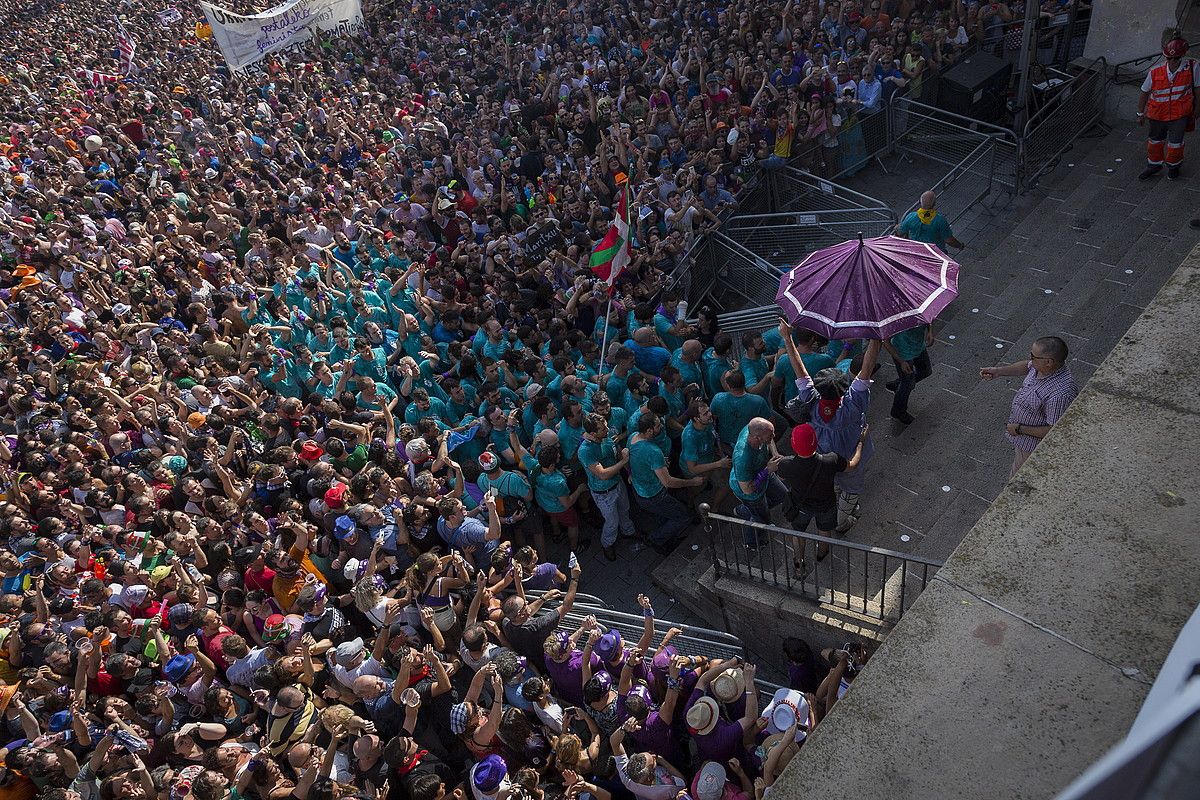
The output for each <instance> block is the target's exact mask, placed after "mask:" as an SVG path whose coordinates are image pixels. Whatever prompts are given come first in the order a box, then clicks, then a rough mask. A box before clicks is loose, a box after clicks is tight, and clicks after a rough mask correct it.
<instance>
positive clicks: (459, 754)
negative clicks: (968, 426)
mask: <svg viewBox="0 0 1200 800" xmlns="http://www.w3.org/2000/svg"><path fill="white" fill-rule="evenodd" d="M997 5H1000V4H991V5H990V6H987V7H984V9H987V10H983V9H981V7H980V6H979V5H978V4H975V3H970V4H959V3H949V2H929V1H927V0H926V1H922V0H904V2H896V1H895V0H869V2H866V3H857V2H842V3H836V2H832V1H830V2H825V3H824V4H818V3H817V2H813V0H804V1H803V2H800V1H795V2H794V1H793V0H787V2H782V3H781V2H775V3H772V4H756V5H751V4H749V3H746V2H744V1H743V2H735V3H732V4H723V3H716V2H711V1H710V0H704V1H702V2H689V3H681V2H674V3H671V2H667V3H659V2H653V3H652V2H648V1H647V2H644V3H636V2H635V3H624V2H612V3H602V2H597V1H596V0H581V1H580V2H572V3H570V4H565V5H555V4H531V3H527V2H507V3H506V2H501V3H469V2H464V1H462V0H450V1H448V2H441V3H437V4H433V3H425V2H419V1H418V2H414V3H413V4H411V5H410V4H407V3H383V4H378V5H376V4H375V3H364V6H365V9H364V10H365V12H366V17H367V29H366V30H365V31H364V32H362V33H361V34H360V35H355V36H351V37H345V38H336V39H329V40H325V39H319V40H316V41H313V42H311V43H309V44H308V45H306V46H305V47H304V48H302V49H299V50H295V51H291V52H288V53H287V54H286V55H283V54H281V55H277V56H271V57H268V58H267V59H265V60H264V61H263V62H262V63H261V65H260V68H259V69H256V70H255V71H254V72H253V73H252V74H251V75H249V76H238V75H234V74H232V73H231V72H230V71H229V69H228V68H227V67H226V66H225V65H224V63H223V60H222V58H221V55H220V52H219V50H218V49H217V47H216V46H215V44H214V42H213V39H212V38H211V30H207V29H206V27H205V25H204V24H203V20H202V17H200V16H199V15H198V12H197V11H196V9H195V8H193V7H191V6H188V7H180V8H179V9H178V10H179V11H180V14H179V15H178V17H179V18H178V19H174V17H175V15H173V14H167V15H165V16H162V17H160V16H159V15H160V14H162V12H169V11H170V10H171V8H172V7H171V6H169V5H168V4H167V3H166V2H163V1H162V0H121V1H120V2H117V3H115V4H96V3H89V2H83V0H66V2H61V3H57V2H37V1H36V0H35V1H34V2H16V1H14V0H5V1H4V2H2V3H0V16H2V18H3V20H4V23H5V25H4V27H5V30H6V31H7V34H6V36H5V37H3V40H0V99H2V103H0V117H2V119H3V125H4V134H3V137H2V138H0V166H2V167H3V172H2V173H0V258H2V264H0V315H2V321H0V336H2V339H0V348H2V350H3V360H2V367H0V369H2V370H3V374H2V375H0V402H2V403H3V408H4V412H3V415H2V426H3V436H2V437H0V476H2V478H3V493H4V499H3V510H2V513H0V572H2V579H3V596H2V597H0V681H2V683H0V718H2V719H3V723H4V733H5V736H4V737H3V740H2V741H0V745H4V748H3V750H2V751H0V754H2V755H3V768H2V772H0V798H5V799H6V800H7V799H8V798H13V799H14V800H24V799H25V798H34V797H36V798H39V800H114V799H115V798H152V797H158V798H170V800H182V799H183V798H186V797H189V796H192V797H195V798H196V800H219V799H220V798H226V797H228V798H239V799H240V798H255V799H256V800H285V798H292V797H295V798H297V800H306V798H314V799H315V798H319V797H365V798H370V799H371V800H382V798H385V797H388V798H400V799H402V800H438V798H442V797H446V796H449V797H454V798H466V797H468V796H470V797H473V798H475V799H476V800H484V799H485V798H486V800H493V798H495V799H496V800H503V799H504V798H508V797H513V796H520V797H522V798H526V797H527V798H536V799H537V800H541V799H542V798H545V799H546V800H549V798H558V797H567V798H574V797H578V796H590V797H592V798H596V799H597V800H606V799H607V798H609V797H614V796H619V797H622V798H624V797H627V796H629V795H633V796H636V797H638V798H643V800H667V798H674V797H677V796H682V795H685V794H686V795H687V796H689V797H692V798H696V799H697V800H717V798H722V797H729V798H741V797H750V796H755V797H761V796H763V795H764V794H766V793H769V792H770V789H771V785H772V783H773V782H774V780H775V778H776V777H777V776H778V775H779V773H780V771H781V770H782V769H783V767H784V766H785V765H786V764H787V762H788V761H789V760H790V759H791V758H792V757H793V756H794V755H795V754H796V752H797V748H798V746H799V745H800V744H801V743H802V742H803V740H804V738H805V736H806V735H807V732H808V731H810V730H811V728H812V726H813V725H815V724H817V722H818V721H819V720H820V719H821V718H822V717H823V715H824V714H825V713H826V712H827V711H828V709H829V707H830V706H831V705H832V704H833V703H834V702H835V701H836V700H837V698H838V697H840V696H841V694H842V693H844V692H845V690H846V689H847V687H848V686H849V683H850V682H851V681H852V680H853V677H854V675H855V673H856V672H857V670H858V669H859V668H860V667H861V666H862V664H863V662H864V661H865V659H866V657H867V653H866V651H865V650H864V649H863V648H861V647H859V646H857V645H848V646H846V647H844V648H842V649H840V650H835V651H824V652H821V653H812V652H810V651H809V650H808V648H807V647H805V646H804V645H803V643H801V642H798V641H790V642H789V644H788V647H787V658H788V662H789V663H790V664H791V674H790V676H789V678H790V680H789V686H788V687H785V688H784V689H782V690H780V692H779V693H777V694H776V696H775V697H774V698H773V699H772V701H771V702H770V703H769V704H760V699H759V696H758V693H757V692H756V691H755V690H754V687H755V684H754V678H755V667H754V665H753V664H743V663H741V662H740V661H736V660H731V661H726V660H722V659H717V658H705V657H702V656H685V655H682V654H681V653H680V652H679V651H678V650H677V649H676V648H675V647H674V646H673V645H672V644H671V640H672V639H673V638H674V637H675V636H677V635H678V631H677V630H676V629H669V630H666V631H663V630H661V629H660V628H661V626H659V625H657V624H656V620H655V616H654V610H653V609H652V608H651V605H650V602H649V601H648V600H647V599H646V598H644V597H641V598H638V603H639V605H640V609H641V612H642V614H643V615H644V619H645V630H644V633H643V635H642V637H641V638H640V640H639V641H637V642H624V641H622V639H621V636H620V635H619V633H617V632H616V631H613V630H604V629H602V626H600V625H597V624H596V622H595V621H594V620H593V619H590V618H586V617H585V618H583V619H582V621H581V622H579V621H578V620H576V618H575V617H571V618H570V619H568V616H567V615H568V612H570V610H571V608H572V606H573V601H574V598H575V594H576V591H577V589H578V587H579V584H580V581H581V573H582V570H581V567H580V566H579V563H578V560H577V558H576V556H577V554H579V553H583V552H584V551H585V550H587V549H588V548H589V547H590V546H592V545H593V541H592V540H593V538H598V540H599V541H598V542H596V543H595V546H597V547H599V548H600V549H601V550H602V552H603V554H604V556H605V557H606V558H607V559H609V560H617V559H620V558H636V557H637V556H636V555H635V549H634V547H633V546H631V545H630V544H629V542H631V541H634V540H645V542H646V543H647V544H648V545H649V546H651V547H653V548H655V549H657V550H658V551H660V552H668V551H669V550H670V549H671V548H672V547H673V546H675V545H676V544H677V543H678V541H679V540H680V538H681V537H682V536H683V535H684V533H685V531H686V529H687V528H688V526H689V524H690V523H691V522H692V520H693V519H694V514H695V511H694V509H695V506H696V501H697V500H698V499H699V498H701V497H704V498H705V499H706V500H707V501H708V502H710V503H712V504H713V506H714V507H715V508H719V509H723V510H727V511H734V512H736V513H737V514H740V515H741V516H743V517H746V518H748V519H755V520H758V521H769V520H770V519H771V516H770V515H771V509H772V507H775V506H780V505H781V504H782V505H783V506H784V510H786V512H787V514H788V515H789V516H790V517H791V518H792V519H793V520H794V521H795V522H796V524H797V526H801V525H807V524H808V523H809V522H810V521H812V520H815V521H816V524H817V527H818V529H820V530H821V531H823V532H830V533H832V531H833V530H834V529H836V530H838V531H841V532H844V531H845V530H847V529H848V528H849V527H850V526H851V525H852V524H853V522H854V514H855V511H856V507H857V497H858V494H859V492H860V491H862V488H863V480H864V472H865V471H866V466H867V463H868V462H869V459H870V457H871V453H872V447H871V443H870V438H869V434H868V431H867V430H866V427H865V425H864V420H865V414H866V407H867V403H868V401H869V397H870V391H869V386H870V377H871V375H872V374H873V372H874V368H875V365H876V360H877V357H878V355H879V352H880V343H878V342H874V343H865V342H849V343H842V342H836V343H833V344H832V345H831V344H829V343H827V342H825V341H823V340H821V339H820V338H819V337H817V336H816V335H814V334H810V333H808V332H806V331H800V330H796V331H793V330H791V329H790V328H789V327H788V326H787V325H786V323H785V324H782V325H781V326H780V328H779V329H778V330H771V331H768V332H766V333H765V334H763V335H759V334H749V335H746V336H744V337H741V340H740V342H739V343H738V344H740V347H739V348H735V342H734V341H733V339H732V337H731V336H730V335H729V334H727V333H722V332H721V331H720V330H719V329H718V327H717V325H716V321H715V318H714V316H713V314H712V313H711V311H709V310H708V309H699V310H698V311H697V310H693V313H698V321H695V322H689V321H688V315H687V313H686V309H685V308H681V303H680V298H679V297H677V296H673V295H672V294H671V292H670V291H663V287H664V285H665V284H666V276H667V275H668V274H670V273H671V272H672V271H673V270H675V269H676V268H677V267H679V266H680V265H681V264H682V259H683V256H684V254H685V252H686V249H687V247H688V245H689V243H690V242H691V241H692V239H693V237H695V236H696V235H698V234H699V233H701V232H703V231H704V230H706V229H707V228H709V227H711V226H713V225H715V224H716V223H717V222H718V220H719V218H720V215H721V213H722V211H723V210H725V209H726V208H728V207H730V206H731V205H733V204H734V203H735V202H736V201H735V197H736V195H737V193H738V191H739V189H740V187H741V186H742V185H743V184H744V183H745V182H746V181H747V180H749V179H750V178H751V177H752V176H753V174H754V172H755V171H756V170H758V169H760V168H763V167H770V166H771V165H772V164H774V163H778V162H779V161H780V160H794V159H800V160H801V162H803V164H804V165H805V166H807V167H809V168H811V169H813V170H816V171H821V170H824V171H837V170H839V169H840V166H839V164H840V162H839V159H840V158H842V156H841V155H840V154H839V147H840V146H841V145H840V144H839V131H840V130H841V129H842V128H843V127H849V122H850V121H851V120H852V119H853V118H854V117H855V115H867V114H871V113H874V112H876V111H878V110H879V109H880V108H881V106H882V104H885V103H886V102H888V99H889V98H890V97H891V96H892V95H893V94H894V93H895V92H896V91H900V90H902V89H903V90H905V91H908V92H909V93H911V94H914V95H916V96H921V92H922V88H921V87H922V85H923V84H925V85H927V82H928V81H929V80H930V79H931V77H932V76H934V75H935V74H936V73H937V71H938V70H939V69H940V68H942V66H944V65H945V64H947V63H949V61H951V60H952V59H953V58H954V57H955V55H956V54H957V53H960V52H962V50H963V49H964V48H965V47H967V46H968V44H969V42H971V41H972V39H973V38H974V37H976V36H977V35H978V34H979V33H980V32H982V30H983V28H984V26H985V25H986V24H987V20H988V19H991V18H993V17H994V16H995V15H996V13H997V12H996V11H995V6H997ZM233 7H234V8H235V10H240V11H247V10H250V9H249V7H248V6H247V5H246V4H244V3H238V4H234V5H233ZM1005 7H1006V8H1007V7H1008V6H1005ZM1014 8H1015V7H1014ZM259 10H261V7H260V9H259ZM114 14H115V15H117V17H118V20H114V19H113V15H114ZM164 20H174V21H164ZM118 24H120V25H121V26H122V27H123V28H124V29H125V30H127V31H129V32H130V34H131V35H132V36H133V37H134V38H135V39H136V51H135V53H134V55H133V68H132V70H129V71H128V73H129V74H125V70H123V69H122V65H123V60H122V59H123V54H122V53H121V51H120V48H119V47H118V45H117V40H116V36H115V28H116V26H117V25H118ZM626 185H628V186H629V188H630V194H631V195H632V196H633V197H634V198H635V200H634V205H633V207H634V208H635V218H636V221H635V226H634V227H635V231H634V234H635V237H636V246H635V248H634V255H633V260H632V263H631V264H630V265H629V268H628V269H627V270H626V271H625V272H624V273H623V274H622V275H621V276H620V277H619V278H618V279H617V281H616V285H615V292H614V295H613V302H612V304H611V313H608V312H609V309H610V305H609V292H608V291H607V288H608V287H606V286H604V285H602V284H600V283H598V282H597V281H595V280H594V279H593V277H592V276H591V274H590V273H589V271H588V269H587V264H588V258H589V255H590V253H591V250H592V248H593V245H594V244H595V242H597V241H598V240H599V239H600V237H601V236H602V235H603V233H604V231H605V230H606V228H607V226H608V224H609V222H610V220H611V219H612V215H613V211H612V208H613V205H614V202H615V200H616V198H617V197H618V195H619V194H620V193H621V192H622V191H624V187H625V186H626ZM606 342H607V343H608V344H609V345H610V346H609V347H607V348H605V349H606V350H607V352H602V344H604V343H606ZM735 352H736V353H737V354H738V355H737V357H736V358H735V355H734V354H735ZM889 352H892V353H894V354H895V353H896V352H897V351H895V350H894V348H892V347H891V346H889ZM896 357H897V358H899V357H900V356H899V355H897V356H896ZM910 371H911V370H910ZM797 423H798V424H797ZM1027 425H1028V422H1027ZM777 442H778V443H780V444H778V445H777ZM780 446H782V447H783V450H784V452H782V453H781V452H780V450H779V447H780ZM789 452H790V453H791V455H787V453H789ZM785 499H787V502H786V503H785V502H784V501H785ZM746 546H747V547H750V548H754V547H756V546H758V543H757V542H756V541H753V540H748V541H747V542H746ZM818 557H821V556H820V554H818ZM797 568H798V569H803V568H805V565H803V564H797ZM621 602H624V603H625V604H626V605H632V603H633V602H634V598H622V599H621ZM573 621H574V624H573Z"/></svg>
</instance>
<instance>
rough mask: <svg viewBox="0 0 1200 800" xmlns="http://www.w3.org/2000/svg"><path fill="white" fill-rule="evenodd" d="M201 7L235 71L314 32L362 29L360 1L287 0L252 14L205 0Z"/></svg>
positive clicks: (292, 44)
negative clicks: (236, 12) (238, 12)
mask: <svg viewBox="0 0 1200 800" xmlns="http://www.w3.org/2000/svg"><path fill="white" fill-rule="evenodd" d="M200 8H201V9H202V10H203V11H204V16H205V17H206V18H207V19H208V24H209V25H210V26H211V27H212V31H213V38H214V39H216V40H217V46H218V47H220V48H221V55H223V56H225V63H227V64H228V65H229V68H230V69H232V70H233V71H234V72H245V71H246V70H247V69H248V68H249V67H251V66H253V65H254V64H256V63H258V62H259V61H261V60H262V59H263V58H264V57H266V56H268V55H270V54H271V53H277V52H279V51H280V50H286V49H288V48H289V47H295V46H296V45H298V44H301V43H303V42H306V41H308V40H309V39H311V38H312V37H313V35H314V31H322V32H325V33H332V34H333V35H335V36H343V35H346V34H351V33H355V32H357V31H360V30H362V28H363V15H362V4H361V3H360V0H288V2H286V3H283V4H282V5H278V6H275V7H274V8H271V9H268V10H266V11H263V12H262V13H260V14H251V15H249V16H247V15H244V14H235V13H234V12H232V11H230V10H228V9H225V8H221V7H220V6H215V5H213V4H212V3H207V2H204V0H201V2H200Z"/></svg>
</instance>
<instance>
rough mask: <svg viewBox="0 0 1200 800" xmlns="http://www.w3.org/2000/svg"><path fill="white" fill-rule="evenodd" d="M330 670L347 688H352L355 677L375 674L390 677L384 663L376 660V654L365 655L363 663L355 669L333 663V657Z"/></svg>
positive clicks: (378, 676) (379, 676) (380, 676)
mask: <svg viewBox="0 0 1200 800" xmlns="http://www.w3.org/2000/svg"><path fill="white" fill-rule="evenodd" d="M329 670H330V672H332V673H333V677H335V678H337V682H338V683H340V684H342V685H343V686H345V687H346V688H347V689H352V688H353V687H354V680H355V678H358V677H360V676H362V675H374V676H375V677H377V678H387V677H389V676H388V674H387V670H385V669H384V668H383V665H382V664H380V663H379V662H378V661H376V660H375V657H374V656H370V655H368V656H366V657H364V658H363V660H362V663H361V664H359V665H358V666H357V667H355V668H354V669H346V668H345V667H343V666H341V665H340V664H335V663H333V659H330V666H329Z"/></svg>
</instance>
